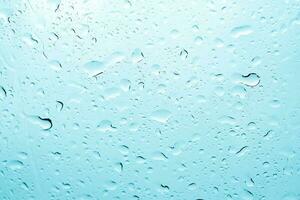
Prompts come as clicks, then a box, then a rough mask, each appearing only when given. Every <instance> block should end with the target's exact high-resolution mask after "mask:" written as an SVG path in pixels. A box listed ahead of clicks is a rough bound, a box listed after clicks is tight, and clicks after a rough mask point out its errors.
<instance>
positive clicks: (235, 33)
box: [231, 25, 253, 38]
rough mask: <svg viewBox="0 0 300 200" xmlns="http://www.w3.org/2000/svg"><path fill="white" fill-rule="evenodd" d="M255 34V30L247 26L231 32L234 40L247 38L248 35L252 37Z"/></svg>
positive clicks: (236, 28)
mask: <svg viewBox="0 0 300 200" xmlns="http://www.w3.org/2000/svg"><path fill="white" fill-rule="evenodd" d="M252 32H253V30H252V29H251V27H250V26H248V25H245V26H238V27H235V28H233V29H232V30H231V35H232V36H233V37H234V38H239V37H241V36H246V35H250V34H251V33H252Z"/></svg>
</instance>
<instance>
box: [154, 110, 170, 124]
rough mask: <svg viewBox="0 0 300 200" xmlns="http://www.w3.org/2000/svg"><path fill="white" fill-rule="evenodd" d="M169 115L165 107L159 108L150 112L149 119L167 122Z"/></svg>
mask: <svg viewBox="0 0 300 200" xmlns="http://www.w3.org/2000/svg"><path fill="white" fill-rule="evenodd" d="M170 117H171V112H170V111H168V110H165V109H159V110H156V111H154V112H153V113H152V114H151V119H152V120H154V121H157V122H160V123H167V121H168V120H169V118H170Z"/></svg>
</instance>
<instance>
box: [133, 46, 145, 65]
mask: <svg viewBox="0 0 300 200" xmlns="http://www.w3.org/2000/svg"><path fill="white" fill-rule="evenodd" d="M131 59H132V62H133V63H135V64H137V63H139V62H141V61H142V60H143V59H144V54H143V52H142V51H141V50H140V49H135V50H134V51H133V52H132V54H131Z"/></svg>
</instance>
